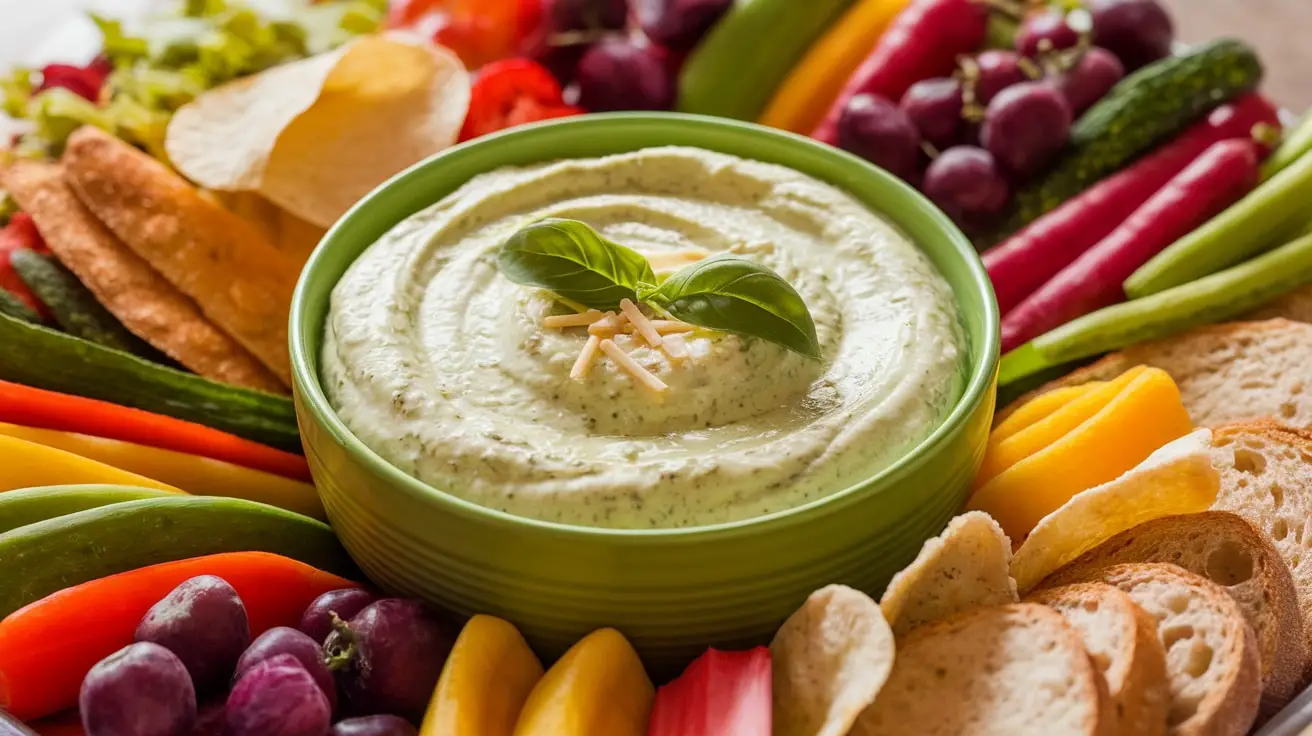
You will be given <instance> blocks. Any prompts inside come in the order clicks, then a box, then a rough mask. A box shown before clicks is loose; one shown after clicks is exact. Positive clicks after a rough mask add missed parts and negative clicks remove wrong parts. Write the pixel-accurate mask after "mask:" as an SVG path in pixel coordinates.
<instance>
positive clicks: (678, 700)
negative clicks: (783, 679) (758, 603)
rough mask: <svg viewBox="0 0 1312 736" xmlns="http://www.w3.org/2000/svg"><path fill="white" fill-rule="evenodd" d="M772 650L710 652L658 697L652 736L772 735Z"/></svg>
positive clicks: (758, 648)
mask: <svg viewBox="0 0 1312 736" xmlns="http://www.w3.org/2000/svg"><path fill="white" fill-rule="evenodd" d="M772 688H773V685H772V681H771V670H770V650H769V649H767V648H766V647H757V648H755V649H752V650H751V651H746V652H721V651H718V650H716V649H710V650H707V652H706V653H705V654H703V655H702V656H700V657H698V658H697V661H695V662H693V663H692V664H691V665H689V666H688V669H687V670H684V673H683V675H681V676H680V677H679V679H677V680H675V681H674V682H671V683H670V684H668V685H665V686H664V687H662V688H661V689H660V690H658V691H657V692H656V702H655V705H654V706H653V707H652V713H651V723H650V725H649V727H648V729H647V736H760V734H768V733H770V731H771V725H772V720H773V712H772V710H771V701H770V698H771V693H772Z"/></svg>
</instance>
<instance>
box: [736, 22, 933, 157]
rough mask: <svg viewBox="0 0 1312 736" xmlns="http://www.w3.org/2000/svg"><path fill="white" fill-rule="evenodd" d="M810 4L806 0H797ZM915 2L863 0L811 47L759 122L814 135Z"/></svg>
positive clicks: (776, 92)
mask: <svg viewBox="0 0 1312 736" xmlns="http://www.w3.org/2000/svg"><path fill="white" fill-rule="evenodd" d="M794 1H795V2H805V0H794ZM909 3H910V0H859V2H857V4H856V5H853V6H852V7H851V8H849V9H848V11H847V12H846V13H845V14H844V15H843V17H841V18H839V19H838V22H837V23H835V24H834V25H833V26H831V27H830V28H829V30H828V31H827V32H826V33H825V35H824V36H821V37H820V39H819V40H818V41H816V42H815V43H814V44H812V45H811V48H810V49H809V50H808V51H807V52H806V55H805V56H803V57H802V60H801V61H799V62H798V63H797V65H796V66H794V67H793V69H792V71H791V72H789V74H788V76H787V77H786V78H785V79H784V82H783V84H781V85H780V86H779V89H778V90H776V91H775V93H774V98H773V99H771V100H770V104H769V105H767V106H766V108H765V112H763V113H762V114H761V117H760V119H759V120H758V121H757V122H759V123H761V124H762V125H768V126H770V127H773V128H783V129H784V130H791V131H793V132H794V133H803V134H809V133H810V132H811V131H812V130H814V129H815V127H816V126H817V125H819V124H820V121H821V120H822V119H823V118H824V116H825V113H826V112H828V111H829V107H830V106H831V105H833V104H834V100H836V99H838V95H839V93H841V92H842V91H843V87H845V86H846V85H847V80H848V79H849V78H850V77H851V76H852V74H853V72H855V71H856V70H857V67H859V66H861V62H863V61H865V58H866V57H867V56H869V55H870V51H871V50H872V49H874V47H875V43H876V42H878V41H879V37H880V36H882V35H883V33H884V30H885V29H886V28H888V26H889V24H890V23H892V22H893V19H894V18H895V17H897V14H898V13H900V12H902V10H903V9H904V8H906V6H907V5H908V4H909ZM894 102H897V100H894Z"/></svg>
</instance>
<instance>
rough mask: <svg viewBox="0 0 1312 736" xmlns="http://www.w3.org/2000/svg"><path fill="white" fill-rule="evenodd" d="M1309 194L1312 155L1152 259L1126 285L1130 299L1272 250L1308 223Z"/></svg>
mask: <svg viewBox="0 0 1312 736" xmlns="http://www.w3.org/2000/svg"><path fill="white" fill-rule="evenodd" d="M1310 194H1312V155H1307V156H1303V157H1301V158H1299V159H1298V160H1297V161H1295V162H1294V163H1293V164H1291V165H1290V166H1289V167H1288V168H1286V169H1284V170H1283V171H1281V172H1280V173H1278V174H1276V175H1275V176H1273V177H1272V178H1271V179H1269V180H1267V181H1266V182H1265V183H1263V184H1261V185H1259V186H1258V187H1257V188H1256V189H1254V190H1253V191H1252V192H1249V194H1248V196H1246V197H1244V198H1243V199H1241V200H1239V201H1238V202H1236V203H1235V204H1234V205H1233V206H1231V207H1230V208H1229V209H1227V210H1225V211H1224V212H1222V213H1221V214H1219V215H1217V216H1216V217H1213V218H1212V219H1211V220H1209V221H1208V222H1207V223H1206V224H1204V225H1203V226H1202V227H1200V228H1198V229H1197V230H1195V231H1193V232H1192V233H1189V234H1188V235H1186V236H1184V237H1183V238H1180V239H1179V240H1177V241H1175V242H1174V243H1172V244H1171V245H1170V246H1168V247H1167V248H1166V250H1164V251H1162V252H1161V253H1158V254H1157V255H1156V256H1154V257H1153V258H1152V259H1151V260H1149V261H1148V262H1147V263H1145V264H1144V265H1143V266H1142V267H1140V268H1139V270H1138V271H1135V272H1134V274H1132V275H1131V276H1130V278H1129V279H1128V280H1127V281H1126V282H1125V293H1126V295H1127V296H1129V297H1130V298H1131V299H1139V298H1141V297H1146V296H1148V295H1150V294H1156V293H1159V292H1161V291H1164V290H1166V289H1170V288H1172V287H1175V286H1180V285H1182V284H1187V283H1189V282H1191V281H1194V280H1195V279H1199V278H1202V277H1203V276H1207V275H1208V274H1213V273H1216V272H1217V271H1220V270H1222V269H1224V268H1229V267H1230V266H1233V265H1235V264H1236V263H1243V262H1244V261H1246V260H1248V259H1249V258H1252V257H1253V256H1255V255H1257V254H1258V253H1262V252H1264V251H1266V250H1268V249H1270V248H1271V247H1272V246H1274V245H1277V244H1278V243H1280V242H1281V236H1282V235H1284V234H1286V233H1288V232H1289V231H1290V229H1291V228H1292V227H1294V226H1295V225H1296V224H1297V223H1299V222H1300V221H1301V220H1303V219H1304V218H1306V217H1307V210H1308V200H1309V195H1310Z"/></svg>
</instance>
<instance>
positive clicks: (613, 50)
mask: <svg viewBox="0 0 1312 736" xmlns="http://www.w3.org/2000/svg"><path fill="white" fill-rule="evenodd" d="M578 85H579V105H580V106H582V107H583V108H584V109H585V110H589V111H591V112H606V111H610V110H669V109H671V108H672V107H674V94H675V83H674V75H673V74H671V73H670V70H669V69H668V68H667V67H666V66H665V62H664V61H663V60H662V59H661V58H660V57H659V55H658V52H657V51H656V49H655V48H654V47H652V46H649V45H644V46H639V45H637V44H635V43H633V42H632V41H629V40H628V39H622V38H609V39H605V40H603V41H601V42H600V43H598V44H596V45H595V46H593V47H592V48H590V49H588V52H587V53H586V54H584V55H583V58H582V59H581V60H580V61H579V68H578Z"/></svg>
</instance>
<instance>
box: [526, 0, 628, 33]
mask: <svg viewBox="0 0 1312 736" xmlns="http://www.w3.org/2000/svg"><path fill="white" fill-rule="evenodd" d="M545 2H546V4H547V7H546V10H547V13H546V16H547V19H548V21H549V22H550V24H551V29H552V30H554V31H557V32H562V31H588V30H600V29H612V30H614V29H619V28H623V27H624V23H625V21H626V20H628V17H629V3H628V0H545Z"/></svg>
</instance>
